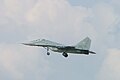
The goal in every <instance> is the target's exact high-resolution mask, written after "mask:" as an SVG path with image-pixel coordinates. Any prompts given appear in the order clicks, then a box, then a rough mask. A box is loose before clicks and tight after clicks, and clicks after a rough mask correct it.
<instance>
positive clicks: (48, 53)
mask: <svg viewBox="0 0 120 80" xmlns="http://www.w3.org/2000/svg"><path fill="white" fill-rule="evenodd" d="M47 55H50V52H49V48H48V47H47Z"/></svg>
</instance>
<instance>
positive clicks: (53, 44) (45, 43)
mask: <svg viewBox="0 0 120 80" xmlns="http://www.w3.org/2000/svg"><path fill="white" fill-rule="evenodd" d="M23 44H24V45H29V46H42V47H56V48H59V47H64V45H63V44H59V43H56V42H52V41H49V40H46V39H42V40H40V39H38V40H34V41H31V42H30V43H23Z"/></svg>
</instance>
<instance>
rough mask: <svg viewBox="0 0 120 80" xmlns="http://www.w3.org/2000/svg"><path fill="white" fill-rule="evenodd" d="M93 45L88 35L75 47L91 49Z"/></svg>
mask: <svg viewBox="0 0 120 80" xmlns="http://www.w3.org/2000/svg"><path fill="white" fill-rule="evenodd" d="M90 45H91V39H90V38H89V37H86V38H85V39H83V40H82V41H80V42H79V43H78V44H77V45H76V46H75V48H77V49H84V50H89V49H90Z"/></svg>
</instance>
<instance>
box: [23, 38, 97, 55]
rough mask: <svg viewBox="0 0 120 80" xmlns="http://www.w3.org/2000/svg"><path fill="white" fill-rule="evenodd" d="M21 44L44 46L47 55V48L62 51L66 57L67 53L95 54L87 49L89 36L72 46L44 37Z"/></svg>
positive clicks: (48, 53) (88, 47)
mask: <svg viewBox="0 0 120 80" xmlns="http://www.w3.org/2000/svg"><path fill="white" fill-rule="evenodd" d="M22 44H24V45H28V46H38V47H44V48H45V49H46V50H47V55H50V52H49V50H51V51H54V52H58V53H62V55H63V56H64V57H68V53H73V54H85V55H89V53H91V54H96V53H95V52H93V51H89V49H90V45H91V39H90V38H89V37H86V38H85V39H83V40H82V41H80V42H79V43H78V44H77V45H74V46H66V45H63V44H59V43H56V42H52V41H49V40H46V39H37V40H34V41H31V42H29V43H22Z"/></svg>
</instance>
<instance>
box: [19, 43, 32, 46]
mask: <svg viewBox="0 0 120 80" xmlns="http://www.w3.org/2000/svg"><path fill="white" fill-rule="evenodd" d="M21 44H23V45H29V46H33V45H34V44H33V43H21Z"/></svg>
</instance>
